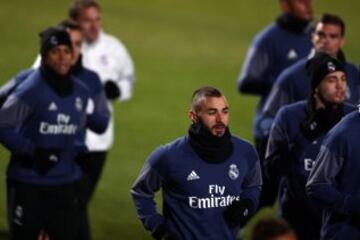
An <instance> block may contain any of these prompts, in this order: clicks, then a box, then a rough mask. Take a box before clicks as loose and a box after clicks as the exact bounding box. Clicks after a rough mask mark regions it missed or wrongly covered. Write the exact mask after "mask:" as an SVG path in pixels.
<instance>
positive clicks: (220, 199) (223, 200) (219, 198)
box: [189, 184, 240, 209]
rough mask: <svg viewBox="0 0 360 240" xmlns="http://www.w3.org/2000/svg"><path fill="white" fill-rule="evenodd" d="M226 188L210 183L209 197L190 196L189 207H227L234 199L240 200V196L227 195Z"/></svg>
mask: <svg viewBox="0 0 360 240" xmlns="http://www.w3.org/2000/svg"><path fill="white" fill-rule="evenodd" d="M225 189H226V188H225V186H220V185H217V184H216V185H209V197H205V198H199V197H196V196H190V197H189V207H191V208H198V209H206V208H218V207H226V206H229V205H231V203H232V202H233V201H239V200H240V196H234V195H225Z"/></svg>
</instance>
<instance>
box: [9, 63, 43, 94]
mask: <svg viewBox="0 0 360 240" xmlns="http://www.w3.org/2000/svg"><path fill="white" fill-rule="evenodd" d="M15 78H17V79H18V80H17V81H18V84H19V85H18V87H17V88H16V90H15V91H14V93H23V92H29V91H31V90H33V89H35V88H38V87H41V86H42V85H43V84H42V83H43V82H44V79H43V78H42V76H41V74H40V70H39V69H37V70H32V71H26V72H22V73H20V74H19V75H17V76H16V77H15Z"/></svg>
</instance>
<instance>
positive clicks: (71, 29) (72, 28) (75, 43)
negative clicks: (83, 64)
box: [59, 20, 83, 65]
mask: <svg viewBox="0 0 360 240" xmlns="http://www.w3.org/2000/svg"><path fill="white" fill-rule="evenodd" d="M59 28H62V29H65V30H66V31H67V32H68V33H69V34H70V39H71V42H72V47H73V60H72V63H71V64H72V65H75V64H76V63H77V62H78V60H79V57H80V55H81V43H82V40H83V33H82V31H81V28H80V26H79V24H77V23H76V22H74V21H72V20H65V21H63V22H61V23H60V24H59Z"/></svg>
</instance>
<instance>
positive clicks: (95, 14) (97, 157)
mask: <svg viewBox="0 0 360 240" xmlns="http://www.w3.org/2000/svg"><path fill="white" fill-rule="evenodd" d="M100 10H101V9H100V5H99V4H98V3H97V2H96V1H94V0H75V1H74V2H73V4H72V5H71V7H70V9H69V17H70V18H71V19H72V20H74V21H75V22H77V23H78V24H79V25H80V27H81V28H82V31H83V33H84V41H83V45H82V56H83V58H82V61H83V64H84V66H85V67H86V68H89V69H91V70H93V71H95V72H96V73H97V74H98V75H99V77H100V80H101V81H102V84H103V86H104V89H105V93H106V96H107V99H108V105H109V108H110V110H111V115H112V116H113V109H112V105H111V101H116V100H118V101H125V100H129V99H130V98H131V96H132V88H133V85H134V82H135V74H134V66H133V62H132V60H131V58H130V55H129V53H128V51H127V50H126V48H125V46H124V45H123V44H122V43H121V42H120V41H119V40H118V39H116V38H115V37H114V36H111V35H109V34H107V33H105V32H104V31H103V30H102V27H101V12H100ZM113 138H114V121H113V117H111V119H110V123H109V126H108V128H107V130H106V132H105V133H104V134H96V133H94V132H92V131H90V130H89V131H87V133H86V145H87V147H88V148H89V153H88V155H87V157H86V158H87V160H86V161H87V166H88V167H89V169H91V172H89V173H91V176H90V179H91V180H92V183H91V185H92V188H91V189H90V194H89V196H92V194H93V192H94V190H95V187H96V185H97V182H98V180H99V178H100V175H101V172H102V169H103V167H104V164H105V160H106V155H107V152H108V151H109V149H110V148H111V146H112V143H113Z"/></svg>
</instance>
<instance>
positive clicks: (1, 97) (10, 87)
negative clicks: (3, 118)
mask: <svg viewBox="0 0 360 240" xmlns="http://www.w3.org/2000/svg"><path fill="white" fill-rule="evenodd" d="M16 86H17V81H16V79H15V78H11V79H10V80H9V81H8V82H7V83H6V84H5V85H4V86H2V87H1V88H0V108H1V106H2V105H3V104H4V103H5V101H6V99H7V97H8V96H9V95H10V94H11V93H12V92H13V91H14V89H15V88H16Z"/></svg>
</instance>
